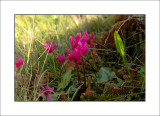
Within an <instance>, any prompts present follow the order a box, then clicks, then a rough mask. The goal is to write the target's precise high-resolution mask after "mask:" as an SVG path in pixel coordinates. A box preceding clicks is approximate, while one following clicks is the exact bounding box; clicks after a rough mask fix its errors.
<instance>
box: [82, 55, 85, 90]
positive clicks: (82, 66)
mask: <svg viewBox="0 0 160 116" xmlns="http://www.w3.org/2000/svg"><path fill="white" fill-rule="evenodd" d="M81 59H82V68H83V80H84V89H85V90H86V76H85V68H84V62H83V56H82V58H81Z"/></svg>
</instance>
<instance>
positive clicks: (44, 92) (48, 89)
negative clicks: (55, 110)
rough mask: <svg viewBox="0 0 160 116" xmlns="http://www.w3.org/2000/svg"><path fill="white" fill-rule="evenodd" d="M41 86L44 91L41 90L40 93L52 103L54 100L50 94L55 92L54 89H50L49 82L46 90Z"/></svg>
mask: <svg viewBox="0 0 160 116" xmlns="http://www.w3.org/2000/svg"><path fill="white" fill-rule="evenodd" d="M39 86H40V87H42V88H43V90H41V91H39V92H40V93H43V94H44V95H45V96H46V98H47V99H48V100H49V101H52V99H51V98H50V96H49V94H50V93H52V92H53V90H54V87H52V88H50V87H49V86H48V82H47V87H46V88H44V87H43V86H42V85H41V84H39Z"/></svg>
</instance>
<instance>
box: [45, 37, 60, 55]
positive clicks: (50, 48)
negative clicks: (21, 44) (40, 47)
mask: <svg viewBox="0 0 160 116" xmlns="http://www.w3.org/2000/svg"><path fill="white" fill-rule="evenodd" d="M48 43H49V44H44V47H46V49H47V51H49V53H52V52H53V50H54V49H55V48H56V47H57V44H55V45H54V46H52V42H51V40H49V41H48Z"/></svg>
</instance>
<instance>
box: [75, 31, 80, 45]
mask: <svg viewBox="0 0 160 116" xmlns="http://www.w3.org/2000/svg"><path fill="white" fill-rule="evenodd" d="M80 39H81V33H77V35H76V37H75V47H77V46H78V42H79V40H80Z"/></svg>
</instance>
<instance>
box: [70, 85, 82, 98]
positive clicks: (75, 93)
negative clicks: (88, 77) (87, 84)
mask: <svg viewBox="0 0 160 116" xmlns="http://www.w3.org/2000/svg"><path fill="white" fill-rule="evenodd" d="M82 85H83V84H82ZM82 85H80V86H79V87H78V88H77V89H76V90H75V92H74V94H73V96H72V99H71V101H73V100H74V98H75V96H76V95H77V92H78V91H79V89H80V88H81V87H82Z"/></svg>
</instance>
